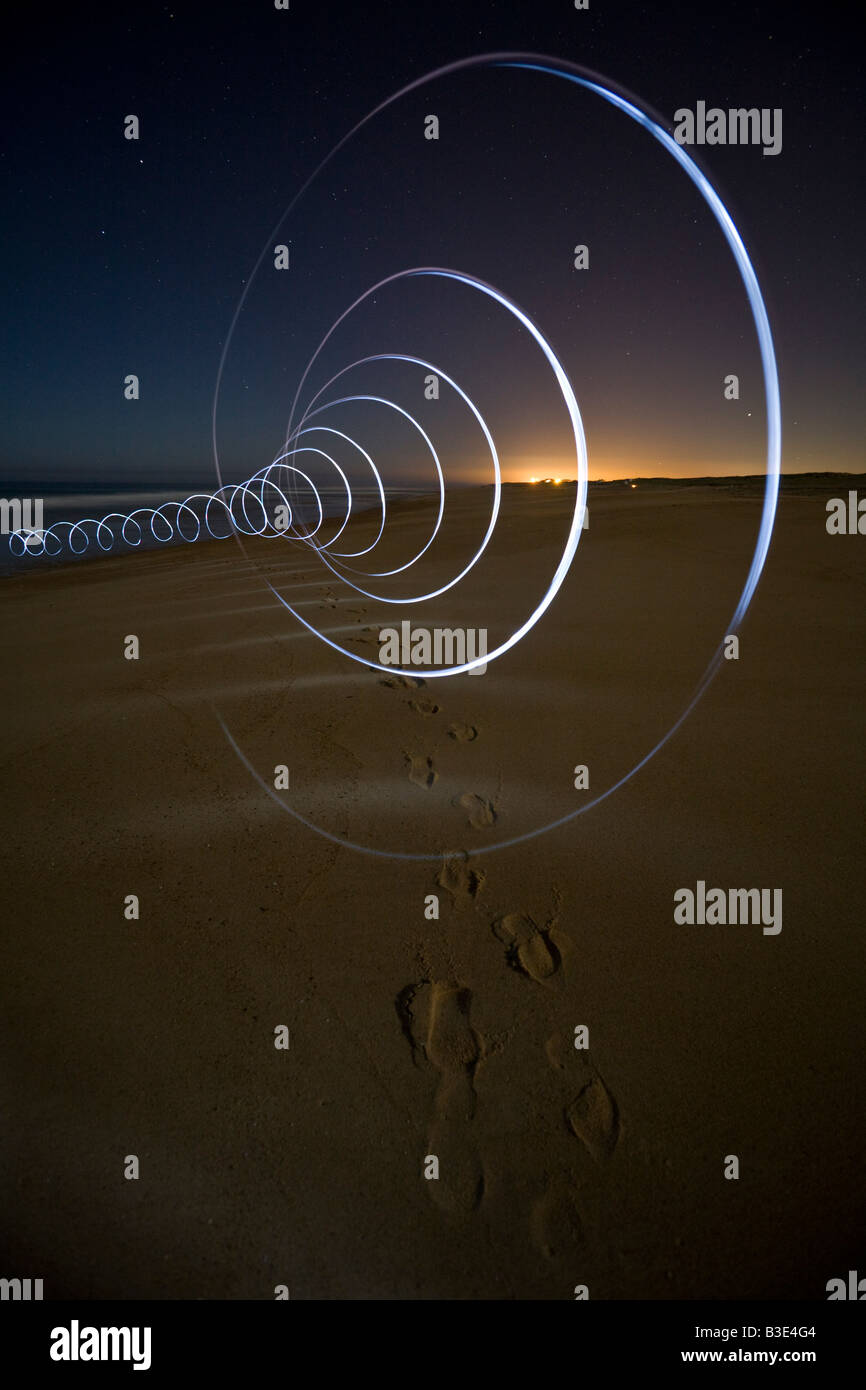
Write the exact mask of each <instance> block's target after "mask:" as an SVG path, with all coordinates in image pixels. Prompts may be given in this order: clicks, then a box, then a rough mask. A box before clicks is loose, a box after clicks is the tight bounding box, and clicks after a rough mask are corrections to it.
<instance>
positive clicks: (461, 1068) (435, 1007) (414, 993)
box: [397, 980, 484, 1216]
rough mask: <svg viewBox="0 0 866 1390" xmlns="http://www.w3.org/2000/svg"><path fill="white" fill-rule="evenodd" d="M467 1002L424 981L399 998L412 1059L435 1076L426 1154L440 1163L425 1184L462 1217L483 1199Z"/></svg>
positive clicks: (454, 990) (477, 1052)
mask: <svg viewBox="0 0 866 1390" xmlns="http://www.w3.org/2000/svg"><path fill="white" fill-rule="evenodd" d="M471 1002H472V995H471V992H470V991H469V990H468V989H464V988H462V987H461V986H460V985H458V984H453V983H450V982H449V983H444V982H434V983H432V984H431V983H430V982H429V981H428V980H424V981H422V982H421V983H420V984H418V985H409V986H407V988H406V989H404V990H402V991H401V993H400V994H399V995H398V997H397V1013H398V1016H399V1018H400V1023H401V1026H402V1028H403V1032H404V1033H405V1034H406V1036H407V1038H408V1039H409V1042H410V1045H411V1047H412V1057H413V1061H415V1062H416V1064H417V1063H418V1059H419V1058H420V1057H423V1058H424V1059H426V1061H428V1062H429V1063H431V1064H432V1065H433V1066H434V1067H435V1068H436V1070H437V1071H438V1072H439V1084H438V1086H437V1088H436V1094H435V1096H434V1098H433V1113H432V1116H431V1123H430V1129H429V1132H428V1135H427V1152H428V1153H429V1154H435V1156H436V1158H438V1160H439V1177H438V1178H433V1179H430V1180H428V1181H427V1183H426V1186H427V1189H428V1191H429V1193H430V1196H431V1197H432V1199H433V1201H434V1202H435V1203H436V1204H437V1206H439V1207H441V1208H442V1209H443V1210H444V1211H447V1212H449V1213H451V1214H452V1215H462V1216H465V1215H468V1214H469V1213H470V1212H472V1211H474V1210H475V1208H476V1207H477V1206H478V1204H479V1203H480V1201H481V1198H482V1196H483V1195H484V1170H483V1168H482V1166H481V1162H480V1159H479V1157H478V1154H477V1152H476V1150H475V1147H474V1145H473V1143H472V1138H471V1131H470V1122H471V1120H472V1117H473V1115H474V1114H475V1100H476V1097H475V1069H476V1067H477V1066H478V1063H479V1061H480V1060H481V1056H482V1051H483V1049H482V1044H481V1040H480V1038H479V1037H478V1034H477V1033H476V1032H475V1030H474V1028H473V1027H472V1023H471V1021H470V1018H469V1012H470V1007H471Z"/></svg>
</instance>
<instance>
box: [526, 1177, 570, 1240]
mask: <svg viewBox="0 0 866 1390" xmlns="http://www.w3.org/2000/svg"><path fill="white" fill-rule="evenodd" d="M529 1226H530V1231H531V1234H532V1239H533V1241H534V1242H535V1244H536V1245H537V1247H538V1249H539V1250H540V1251H541V1253H542V1254H543V1255H545V1256H546V1258H547V1259H548V1260H554V1259H557V1258H558V1257H560V1256H568V1255H570V1254H571V1253H572V1252H573V1251H574V1249H575V1247H576V1246H578V1245H580V1244H582V1242H583V1234H584V1233H583V1221H582V1219H581V1214H580V1206H579V1203H578V1196H577V1192H576V1190H575V1188H574V1187H573V1185H572V1184H571V1183H570V1182H569V1180H568V1178H567V1177H566V1176H564V1175H563V1176H561V1177H556V1178H552V1179H551V1181H550V1182H549V1183H548V1186H547V1188H546V1189H545V1191H544V1192H543V1193H542V1195H541V1196H540V1197H539V1198H538V1201H537V1202H536V1203H535V1205H534V1206H533V1208H532V1211H531V1213H530V1217H529Z"/></svg>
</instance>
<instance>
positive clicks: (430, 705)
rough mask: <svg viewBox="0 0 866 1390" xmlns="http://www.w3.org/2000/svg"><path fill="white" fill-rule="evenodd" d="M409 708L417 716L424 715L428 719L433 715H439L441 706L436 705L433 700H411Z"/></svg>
mask: <svg viewBox="0 0 866 1390" xmlns="http://www.w3.org/2000/svg"><path fill="white" fill-rule="evenodd" d="M409 708H410V709H411V710H414V712H415V713H416V714H423V715H424V717H425V719H427V718H429V716H430V715H431V714H438V713H439V710H440V709H441V705H437V704H434V702H433V701H432V700H410V701H409Z"/></svg>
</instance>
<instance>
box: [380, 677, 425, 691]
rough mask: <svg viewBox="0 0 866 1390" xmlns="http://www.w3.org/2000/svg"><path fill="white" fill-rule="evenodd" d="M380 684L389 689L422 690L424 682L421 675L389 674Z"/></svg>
mask: <svg viewBox="0 0 866 1390" xmlns="http://www.w3.org/2000/svg"><path fill="white" fill-rule="evenodd" d="M379 684H380V685H384V686H385V687H386V688H387V689H388V690H420V689H421V687H422V686H423V685H424V682H423V681H422V680H421V678H420V676H388V677H386V679H385V680H383V681H380V682H379Z"/></svg>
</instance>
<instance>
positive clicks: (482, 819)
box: [451, 792, 499, 830]
mask: <svg viewBox="0 0 866 1390" xmlns="http://www.w3.org/2000/svg"><path fill="white" fill-rule="evenodd" d="M451 804H452V806H460V807H462V809H463V810H464V811H467V812H468V813H469V824H470V825H471V826H472V829H473V830H486V829H487V827H488V826H490V825H495V824H496V821H497V820H498V819H499V816H498V813H497V811H496V807H495V806H494V804H493V802H492V801H488V800H487V797H486V796H479V795H478V793H477V792H464V793H463V795H462V796H458V797H456V798H455V800H454V801H452V803H451Z"/></svg>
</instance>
